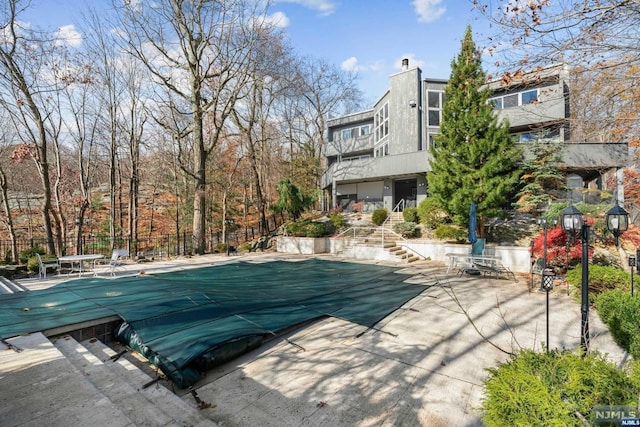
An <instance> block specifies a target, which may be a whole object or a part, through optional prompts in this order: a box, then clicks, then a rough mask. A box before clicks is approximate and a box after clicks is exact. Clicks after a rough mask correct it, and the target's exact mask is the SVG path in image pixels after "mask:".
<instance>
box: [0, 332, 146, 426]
mask: <svg viewBox="0 0 640 427" xmlns="http://www.w3.org/2000/svg"><path fill="white" fill-rule="evenodd" d="M5 343H7V344H9V348H6V347H5V345H4V343H3V344H1V345H0V350H1V351H0V366H1V367H2V369H1V371H2V372H3V374H2V376H3V378H2V398H1V399H0V420H2V421H0V424H2V425H6V426H18V425H20V426H67V427H76V426H78V427H80V426H82V427H84V426H114V427H131V426H133V425H134V424H133V423H132V420H131V419H130V418H128V417H127V416H126V415H125V414H124V413H123V411H122V408H120V407H119V405H115V404H113V402H111V401H110V400H109V399H107V398H106V397H105V396H104V394H102V393H101V392H100V391H99V390H98V389H96V388H95V387H94V386H93V385H92V384H91V383H90V382H89V381H87V380H86V378H85V376H84V375H82V374H81V373H80V372H78V370H77V369H74V366H73V365H72V364H71V363H70V362H69V360H68V359H67V358H66V357H65V356H64V355H63V354H62V353H61V352H60V351H59V350H58V349H57V348H56V347H55V346H54V345H53V344H52V343H51V341H50V340H49V339H47V337H45V336H44V335H43V334H42V333H40V332H37V333H33V334H29V335H24V336H19V337H15V338H10V339H7V340H5Z"/></svg>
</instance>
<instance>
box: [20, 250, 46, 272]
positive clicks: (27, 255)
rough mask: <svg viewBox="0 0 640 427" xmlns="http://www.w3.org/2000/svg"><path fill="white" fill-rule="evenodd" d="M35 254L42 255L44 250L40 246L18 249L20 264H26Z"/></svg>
mask: <svg viewBox="0 0 640 427" xmlns="http://www.w3.org/2000/svg"><path fill="white" fill-rule="evenodd" d="M36 254H40V255H44V254H45V251H44V249H42V248H41V247H40V246H34V247H32V248H28V249H25V250H23V251H20V255H19V258H20V264H26V263H27V262H28V261H29V259H31V258H33V259H35V256H36ZM36 271H37V270H36Z"/></svg>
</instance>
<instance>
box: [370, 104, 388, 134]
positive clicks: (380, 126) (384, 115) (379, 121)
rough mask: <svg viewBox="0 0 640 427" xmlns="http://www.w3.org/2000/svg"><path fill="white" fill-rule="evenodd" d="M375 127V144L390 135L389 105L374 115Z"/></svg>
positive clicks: (385, 105)
mask: <svg viewBox="0 0 640 427" xmlns="http://www.w3.org/2000/svg"><path fill="white" fill-rule="evenodd" d="M373 125H374V127H375V142H378V141H380V140H382V139H384V138H386V137H387V135H389V103H388V102H385V104H384V105H383V106H382V107H381V108H380V109H379V110H378V111H376V113H375V115H374V121H373Z"/></svg>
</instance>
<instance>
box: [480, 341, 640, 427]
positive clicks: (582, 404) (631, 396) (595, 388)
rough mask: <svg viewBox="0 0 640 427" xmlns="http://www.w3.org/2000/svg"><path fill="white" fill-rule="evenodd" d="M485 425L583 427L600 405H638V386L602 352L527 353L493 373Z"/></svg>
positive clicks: (485, 406)
mask: <svg viewBox="0 0 640 427" xmlns="http://www.w3.org/2000/svg"><path fill="white" fill-rule="evenodd" d="M488 372H489V376H488V377H487V378H486V379H485V381H484V385H485V397H484V399H483V401H482V410H483V417H482V421H483V423H484V425H485V426H487V427H494V426H495V427H503V426H583V425H584V424H583V423H582V421H580V419H579V418H578V416H577V415H576V411H577V412H579V413H580V414H581V415H582V416H584V417H585V418H586V419H587V420H590V421H591V422H592V423H593V407H594V406H597V405H631V406H635V405H636V404H637V395H638V391H639V390H640V389H639V388H638V384H637V382H635V381H634V380H633V379H632V378H630V377H629V376H628V375H627V374H626V373H625V372H624V371H622V370H620V369H617V368H616V366H615V365H614V364H612V363H611V362H609V361H607V360H606V358H605V357H604V356H603V355H601V354H599V353H592V354H587V355H582V354H579V353H574V352H570V351H566V350H565V351H550V352H548V353H546V352H543V353H536V352H534V351H533V350H523V351H521V352H519V353H517V354H516V355H514V356H512V357H511V358H510V360H508V361H507V362H505V363H502V364H500V365H499V366H498V367H496V368H490V369H488Z"/></svg>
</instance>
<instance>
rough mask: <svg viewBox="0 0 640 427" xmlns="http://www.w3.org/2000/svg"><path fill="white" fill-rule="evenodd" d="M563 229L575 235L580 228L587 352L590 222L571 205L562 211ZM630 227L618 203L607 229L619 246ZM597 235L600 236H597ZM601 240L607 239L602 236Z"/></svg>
mask: <svg viewBox="0 0 640 427" xmlns="http://www.w3.org/2000/svg"><path fill="white" fill-rule="evenodd" d="M560 216H561V224H562V229H563V230H564V231H565V232H566V233H567V234H568V235H569V236H575V235H576V233H577V232H578V230H580V239H581V240H582V283H581V292H582V298H581V306H580V313H581V315H582V316H581V321H580V345H581V347H582V348H583V349H584V351H585V353H586V352H587V351H588V350H589V228H590V227H589V224H587V222H586V221H584V220H583V218H582V212H580V211H579V210H578V209H576V207H575V206H573V205H570V206H569V207H567V208H566V209H564V210H563V211H562V212H560ZM628 227H629V214H628V213H627V211H625V210H624V209H623V208H622V207H620V205H618V203H617V202H616V205H615V206H614V207H612V208H611V209H609V211H608V212H607V229H608V230H609V231H610V232H611V233H612V234H613V240H614V242H615V244H616V246H618V237H619V236H620V234H621V233H623V232H624V231H626V230H627V228H628ZM596 237H600V236H597V235H596ZM600 239H601V240H606V239H604V238H602V237H600Z"/></svg>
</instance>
